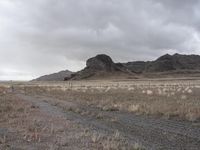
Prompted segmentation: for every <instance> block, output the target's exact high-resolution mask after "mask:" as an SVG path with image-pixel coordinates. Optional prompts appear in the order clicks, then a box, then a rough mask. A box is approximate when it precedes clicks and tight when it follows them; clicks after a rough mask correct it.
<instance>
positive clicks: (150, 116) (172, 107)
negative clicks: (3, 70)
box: [0, 78, 200, 150]
mask: <svg viewBox="0 0 200 150" xmlns="http://www.w3.org/2000/svg"><path fill="white" fill-rule="evenodd" d="M0 95H1V97H0V149H2V150H6V149H8V150H10V149H12V150H27V149H30V150H38V149H42V150H65V149H67V150H68V149H69V150H76V149H77V150H80V149H83V150H88V149H91V150H96V149H98V150H99V149H103V150H104V149H105V150H118V149H122V150H127V149H128V150H143V149H144V150H145V149H146V150H157V149H159V150H160V149H163V150H168V149H171V150H182V149H185V150H199V148H200V79H198V78H191V79H189V78H181V79H173V78H171V79H170V78H168V79H154V80H150V79H143V80H91V81H89V80H88V81H67V82H1V83H0Z"/></svg>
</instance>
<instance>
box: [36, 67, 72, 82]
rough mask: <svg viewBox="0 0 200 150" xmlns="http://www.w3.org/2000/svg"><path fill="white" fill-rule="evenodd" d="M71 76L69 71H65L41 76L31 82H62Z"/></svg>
mask: <svg viewBox="0 0 200 150" xmlns="http://www.w3.org/2000/svg"><path fill="white" fill-rule="evenodd" d="M71 74H72V72H71V71H69V70H65V71H60V72H58V73H53V74H49V75H44V76H41V77H39V78H37V79H34V80H33V81H63V80H64V78H66V77H70V76H71Z"/></svg>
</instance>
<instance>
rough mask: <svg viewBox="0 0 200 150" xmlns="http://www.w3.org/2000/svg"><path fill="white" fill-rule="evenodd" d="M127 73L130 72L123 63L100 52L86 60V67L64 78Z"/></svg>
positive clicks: (78, 78)
mask: <svg viewBox="0 0 200 150" xmlns="http://www.w3.org/2000/svg"><path fill="white" fill-rule="evenodd" d="M122 74H123V75H125V74H127V75H129V74H132V72H131V71H129V70H128V69H127V68H126V67H125V66H124V65H123V64H121V63H114V62H113V61H112V59H111V58H110V57H109V56H107V55H105V54H100V55H97V56H95V57H92V58H90V59H88V60H87V62H86V67H85V68H84V69H83V70H81V71H79V72H77V73H75V74H72V75H71V77H70V78H68V77H67V78H65V80H81V79H88V78H95V77H97V78H99V77H105V78H106V77H107V76H113V75H122Z"/></svg>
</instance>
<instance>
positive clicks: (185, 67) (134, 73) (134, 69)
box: [65, 54, 200, 80]
mask: <svg viewBox="0 0 200 150" xmlns="http://www.w3.org/2000/svg"><path fill="white" fill-rule="evenodd" d="M199 72H200V56H199V55H181V54H174V55H169V54H166V55H163V56H161V57H159V58H158V59H156V60H155V61H146V62H145V61H133V62H128V63H114V62H113V61H112V59H111V58H110V57H109V56H107V55H105V54H101V55H97V56H95V57H92V58H90V59H88V60H87V62H86V67H85V68H84V69H83V70H81V71H79V72H77V73H74V74H72V75H71V76H70V77H69V76H68V77H66V78H65V80H81V79H95V78H98V79H99V78H109V77H114V78H118V77H120V78H138V76H141V75H147V76H148V74H152V73H160V74H162V75H164V73H166V74H173V75H175V74H178V75H180V74H190V73H192V74H193V73H199Z"/></svg>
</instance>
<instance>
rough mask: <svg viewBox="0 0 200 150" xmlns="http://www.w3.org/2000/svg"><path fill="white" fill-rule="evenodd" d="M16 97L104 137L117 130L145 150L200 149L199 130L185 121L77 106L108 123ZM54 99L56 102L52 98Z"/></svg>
mask: <svg viewBox="0 0 200 150" xmlns="http://www.w3.org/2000/svg"><path fill="white" fill-rule="evenodd" d="M17 96H18V97H20V98H22V99H24V100H28V101H30V102H32V103H34V104H35V105H37V106H39V108H40V109H41V110H43V111H45V112H46V113H48V114H51V115H52V116H54V117H66V118H67V119H69V120H73V121H75V122H77V123H81V124H82V125H85V126H86V127H90V128H92V129H94V130H97V131H99V132H106V133H108V134H109V133H112V132H114V131H116V130H118V131H120V133H122V134H123V136H124V137H126V138H127V140H128V141H129V142H138V141H139V143H142V145H144V147H146V148H147V149H152V150H156V149H177V150H179V149H180V150H181V149H187V150H198V149H199V147H200V128H199V127H194V126H192V124H191V123H189V122H184V121H175V120H166V119H158V118H157V119H156V118H153V117H148V116H138V115H134V114H131V113H125V112H109V111H102V110H100V109H97V108H91V107H86V106H83V105H82V106H79V107H80V109H86V110H88V111H91V112H95V113H101V114H102V115H103V116H104V117H105V118H116V121H115V122H112V121H111V120H109V119H104V117H103V118H102V119H97V118H96V117H94V116H93V117H92V116H88V115H81V114H78V113H74V112H71V111H67V112H64V111H63V109H62V108H60V107H58V106H53V105H51V104H50V103H49V102H48V99H52V98H48V97H37V98H35V97H33V96H27V95H22V94H17ZM54 100H55V101H56V99H54ZM59 101H60V100H59ZM66 103H67V102H66ZM77 106H78V105H77Z"/></svg>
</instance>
